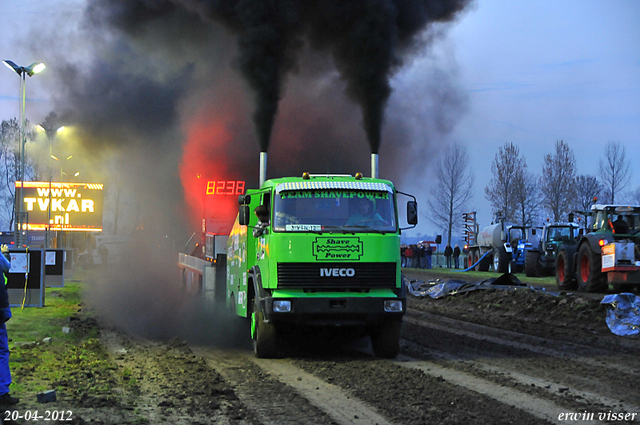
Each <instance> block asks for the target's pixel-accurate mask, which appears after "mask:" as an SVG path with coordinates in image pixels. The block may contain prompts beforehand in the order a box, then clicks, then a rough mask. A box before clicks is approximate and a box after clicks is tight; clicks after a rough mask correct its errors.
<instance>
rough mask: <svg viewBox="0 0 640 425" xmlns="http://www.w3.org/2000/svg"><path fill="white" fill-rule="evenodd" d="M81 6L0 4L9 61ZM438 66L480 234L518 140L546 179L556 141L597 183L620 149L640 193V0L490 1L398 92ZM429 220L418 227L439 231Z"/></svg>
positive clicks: (32, 103) (37, 110)
mask: <svg viewBox="0 0 640 425" xmlns="http://www.w3.org/2000/svg"><path fill="white" fill-rule="evenodd" d="M45 4H46V5H47V8H48V10H45V11H43V10H42V7H43V6H42V5H45ZM82 4H83V1H82V0H52V1H46V2H42V1H36V0H1V1H0V19H1V20H2V25H1V26H0V40H2V42H1V44H0V55H1V56H2V57H1V59H10V60H13V61H14V62H16V63H18V64H19V65H24V66H26V65H29V64H31V63H32V62H35V61H38V60H39V57H38V52H35V51H32V50H30V49H28V48H26V44H25V43H24V42H23V41H21V39H22V40H24V39H25V38H26V37H29V34H31V33H32V32H33V31H38V29H39V27H40V26H41V25H45V26H46V25H50V23H51V22H54V21H55V22H64V23H65V27H66V29H68V28H72V27H73V26H74V25H76V24H77V22H78V20H79V17H80V13H81V5H82ZM83 53H84V52H82V51H74V52H70V53H69V54H73V55H80V54H83ZM48 65H49V69H48V70H46V71H45V72H44V73H43V74H42V75H37V76H34V77H32V78H30V79H27V100H28V101H27V118H28V119H29V120H31V121H32V122H39V121H40V120H42V119H43V118H44V116H45V115H46V114H47V113H48V112H49V111H50V110H51V108H50V105H49V104H48V102H47V99H48V96H47V91H46V84H47V82H48V81H49V78H47V76H46V73H47V72H55V64H48ZM434 66H436V67H438V68H439V69H441V70H444V71H445V72H447V73H449V74H450V75H451V76H452V77H451V78H452V80H453V82H454V84H455V85H456V86H457V87H458V88H459V89H460V92H461V94H462V96H463V98H464V99H465V103H466V105H465V108H464V112H461V114H460V116H459V117H456V121H455V125H454V127H453V130H452V132H451V133H450V134H449V136H448V137H444V138H443V140H442V143H450V142H452V141H458V142H460V143H462V144H464V145H465V146H466V147H467V148H468V151H469V153H470V157H471V165H472V167H473V173H474V175H475V177H476V184H475V196H474V199H473V209H476V210H477V211H478V213H479V221H480V224H481V225H484V224H488V222H489V221H490V220H491V217H490V212H491V211H490V207H489V204H488V202H487V201H486V200H485V198H484V187H485V186H486V185H487V184H488V182H489V179H490V177H491V176H490V165H491V162H492V161H493V158H494V156H495V154H496V152H497V149H498V147H500V146H503V145H504V144H505V143H507V142H513V143H515V144H516V145H518V146H519V148H520V151H521V153H522V154H523V155H524V157H525V158H526V160H527V163H528V166H529V171H531V172H533V173H536V174H540V172H541V169H542V160H543V156H544V155H545V154H547V153H551V152H552V150H553V147H554V144H555V142H556V140H564V141H565V142H567V143H568V144H569V146H570V147H571V148H572V149H573V151H574V153H575V155H576V160H577V166H578V173H579V174H593V175H596V174H597V167H598V160H599V158H600V157H601V156H602V154H603V151H604V145H605V144H606V143H607V142H608V141H618V142H620V143H622V144H623V145H624V146H625V147H626V150H627V157H628V158H629V159H631V161H632V163H633V164H632V169H633V178H632V188H636V187H638V186H640V182H639V181H638V177H639V176H640V169H638V167H637V166H635V163H637V158H640V1H637V0H610V1H604V0H561V1H557V0H555V1H552V0H548V1H547V0H537V1H535V2H522V1H516V2H514V1H511V0H479V1H476V3H475V4H474V6H473V7H471V8H470V9H469V10H467V11H466V12H464V13H463V14H461V16H460V17H459V19H458V20H457V21H456V22H454V23H453V24H450V25H448V26H447V29H446V32H445V36H444V37H442V38H441V39H439V40H438V41H437V42H436V44H435V45H434V46H433V50H432V51H430V52H429V54H428V55H427V56H426V57H425V58H424V59H422V60H417V61H415V62H413V63H412V64H411V65H410V66H409V67H407V68H406V69H404V70H403V71H402V72H401V73H400V74H399V75H398V76H397V77H396V78H395V80H394V85H395V86H396V88H397V91H396V93H405V92H406V91H407V90H408V88H410V87H419V86H420V84H419V83H420V80H422V79H425V78H429V75H431V73H432V68H433V67H434ZM2 69H3V70H0V119H1V120H6V119H10V118H12V117H17V116H18V84H19V79H18V77H17V75H15V74H12V73H11V72H10V71H9V70H8V69H6V68H4V67H3V68H2ZM418 95H419V94H418ZM425 113H428V111H425ZM383 143H384V141H383ZM434 151H437V150H434ZM380 160H381V161H384V158H381V159H380ZM420 178H421V177H420V176H417V179H418V180H419V179H420ZM425 182H426V177H425ZM412 190H414V193H415V191H418V192H419V193H416V195H418V201H419V202H420V205H421V207H422V208H424V207H425V206H426V201H427V198H426V196H427V192H426V190H424V191H423V190H422V189H420V188H419V187H416V188H412ZM420 192H421V193H420ZM423 211H424V210H423ZM422 221H423V224H422V225H421V226H420V227H419V228H418V229H419V230H420V231H422V232H429V233H434V232H433V228H432V227H431V226H428V225H426V220H424V219H422Z"/></svg>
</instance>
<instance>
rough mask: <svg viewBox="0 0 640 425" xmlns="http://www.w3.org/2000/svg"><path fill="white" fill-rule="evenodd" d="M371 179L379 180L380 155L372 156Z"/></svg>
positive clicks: (373, 154)
mask: <svg viewBox="0 0 640 425" xmlns="http://www.w3.org/2000/svg"><path fill="white" fill-rule="evenodd" d="M371 178H374V179H377V178H378V154H377V153H372V154H371Z"/></svg>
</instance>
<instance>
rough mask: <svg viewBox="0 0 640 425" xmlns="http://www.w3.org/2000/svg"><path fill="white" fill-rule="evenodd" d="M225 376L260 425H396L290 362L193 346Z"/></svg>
mask: <svg viewBox="0 0 640 425" xmlns="http://www.w3.org/2000/svg"><path fill="white" fill-rule="evenodd" d="M192 349H193V351H194V352H195V353H196V354H197V355H199V356H202V357H203V358H205V360H206V361H207V364H208V365H209V366H210V367H212V368H214V369H215V370H216V371H217V372H218V373H220V374H221V375H222V376H223V377H225V378H226V379H227V380H228V381H229V383H230V384H231V386H232V387H233V388H234V391H235V393H236V395H237V396H238V398H239V399H240V400H241V401H242V402H243V403H244V405H245V406H246V407H247V409H249V410H250V411H251V412H252V413H253V415H254V416H255V417H256V419H257V420H258V421H259V423H260V424H263V425H281V424H307V423H308V424H311V423H312V424H319V425H322V424H327V425H329V424H331V425H335V424H338V425H368V424H378V425H393V423H392V422H390V421H388V420H387V419H385V418H384V417H383V416H382V415H380V414H379V413H378V412H376V411H375V409H373V408H372V407H370V406H368V405H367V404H366V403H363V402H362V401H360V400H358V399H357V398H355V397H354V396H353V395H352V394H350V393H349V392H347V391H344V390H343V389H341V388H340V387H338V386H336V385H332V384H330V383H327V382H325V381H323V380H321V379H319V378H317V377H315V376H313V375H311V374H309V373H307V372H305V371H303V370H302V369H300V368H298V367H296V366H294V364H293V363H292V362H291V361H289V360H286V359H284V360H265V359H258V358H255V357H254V356H253V353H248V352H240V351H235V352H230V351H222V350H217V349H209V348H203V347H200V348H192Z"/></svg>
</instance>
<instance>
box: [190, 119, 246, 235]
mask: <svg viewBox="0 0 640 425" xmlns="http://www.w3.org/2000/svg"><path fill="white" fill-rule="evenodd" d="M210 112H211V111H202V113H201V115H199V116H198V117H196V118H195V119H194V120H193V121H191V122H190V123H188V124H187V128H186V129H185V133H186V134H187V140H186V141H185V144H184V146H183V156H182V161H181V164H180V179H181V181H182V186H183V188H184V196H185V205H186V209H187V212H188V216H189V221H190V225H191V227H192V228H194V229H200V228H201V227H202V223H203V221H204V222H205V223H206V226H205V227H206V229H204V230H205V231H206V232H213V233H219V234H228V233H229V232H230V231H231V227H232V226H233V221H234V220H235V217H236V215H237V214H238V199H237V197H236V196H207V195H236V194H243V193H244V190H245V183H244V181H243V180H242V177H244V176H243V175H241V174H240V172H241V171H242V170H237V169H231V168H230V165H229V164H233V161H231V160H230V157H229V156H230V155H231V153H230V149H229V146H233V141H234V139H233V135H232V133H231V131H230V130H229V127H230V125H228V123H227V122H225V119H224V118H222V119H217V120H213V121H212V118H211V113H210ZM229 121H232V118H229ZM239 177H240V178H239Z"/></svg>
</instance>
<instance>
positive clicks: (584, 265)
mask: <svg viewBox="0 0 640 425" xmlns="http://www.w3.org/2000/svg"><path fill="white" fill-rule="evenodd" d="M576 266H577V269H578V270H577V272H578V273H577V275H578V288H579V289H580V290H581V291H584V292H602V291H605V290H606V289H607V288H608V286H609V285H608V283H607V281H606V275H603V274H602V258H601V257H600V255H599V254H597V253H595V252H593V251H592V250H591V247H590V246H589V244H588V243H585V244H582V246H581V247H580V250H579V251H578V263H577V265H576Z"/></svg>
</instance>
